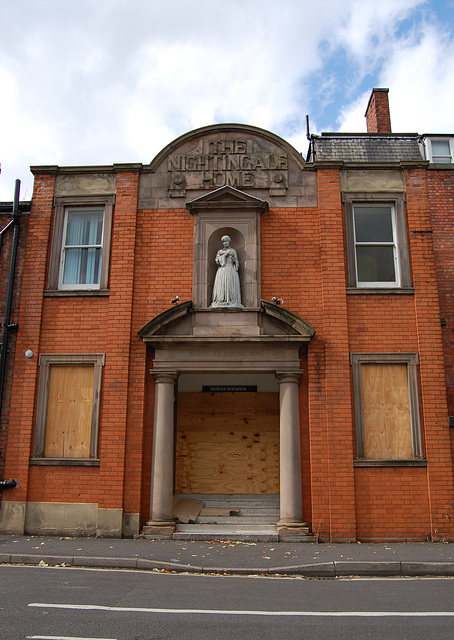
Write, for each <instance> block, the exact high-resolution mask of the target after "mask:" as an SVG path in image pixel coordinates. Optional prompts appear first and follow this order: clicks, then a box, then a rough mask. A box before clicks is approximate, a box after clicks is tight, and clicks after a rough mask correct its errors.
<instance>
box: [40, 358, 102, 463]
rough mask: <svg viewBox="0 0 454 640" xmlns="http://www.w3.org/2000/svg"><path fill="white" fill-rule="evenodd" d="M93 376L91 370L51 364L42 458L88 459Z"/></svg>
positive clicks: (90, 368)
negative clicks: (43, 454)
mask: <svg viewBox="0 0 454 640" xmlns="http://www.w3.org/2000/svg"><path fill="white" fill-rule="evenodd" d="M93 375H94V369H93V367H85V366H83V367H81V366H57V365H52V367H51V375H50V383H49V399H48V410H47V423H46V444H45V456H46V457H48V458H63V457H66V458H88V457H89V455H90V435H91V417H92V406H93Z"/></svg>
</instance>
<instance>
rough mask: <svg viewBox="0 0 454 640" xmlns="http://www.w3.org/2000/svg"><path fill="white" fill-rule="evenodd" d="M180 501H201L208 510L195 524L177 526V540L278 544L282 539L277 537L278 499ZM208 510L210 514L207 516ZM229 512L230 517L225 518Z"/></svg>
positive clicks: (246, 497) (238, 497)
mask: <svg viewBox="0 0 454 640" xmlns="http://www.w3.org/2000/svg"><path fill="white" fill-rule="evenodd" d="M177 497H179V498H190V499H194V500H200V501H201V502H203V503H204V504H205V507H204V509H202V511H201V512H200V514H199V516H198V517H197V520H196V522H195V524H177V528H176V531H175V533H174V535H173V538H174V539H175V540H210V539H222V540H244V541H246V540H247V541H249V542H276V541H277V540H278V539H279V536H278V534H277V533H276V523H277V522H278V520H279V496H278V495H229V494H225V495H211V494H195V495H194V494H191V495H186V494H181V495H177ZM205 509H207V510H208V514H206V513H204V510H205ZM230 509H231V515H226V510H227V511H228V510H230ZM216 510H219V514H216Z"/></svg>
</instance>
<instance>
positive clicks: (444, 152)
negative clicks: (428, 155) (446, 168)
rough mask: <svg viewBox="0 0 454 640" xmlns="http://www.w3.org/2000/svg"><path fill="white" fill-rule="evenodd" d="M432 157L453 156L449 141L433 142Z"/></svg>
mask: <svg viewBox="0 0 454 640" xmlns="http://www.w3.org/2000/svg"><path fill="white" fill-rule="evenodd" d="M432 155H434V156H451V150H450V148H449V140H432Z"/></svg>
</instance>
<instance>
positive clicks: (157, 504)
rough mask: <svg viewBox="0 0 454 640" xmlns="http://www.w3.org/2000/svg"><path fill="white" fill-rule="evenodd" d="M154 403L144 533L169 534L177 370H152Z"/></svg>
mask: <svg viewBox="0 0 454 640" xmlns="http://www.w3.org/2000/svg"><path fill="white" fill-rule="evenodd" d="M153 375H154V378H155V388H156V390H155V407H154V426H153V458H152V467H151V515H150V520H149V521H148V522H147V525H146V526H145V527H144V533H145V534H155V535H169V536H170V535H172V533H173V532H174V531H175V521H174V520H173V517H172V500H173V459H174V445H173V441H174V414H175V381H176V379H177V377H178V373H177V372H176V371H168V372H165V373H155V374H153Z"/></svg>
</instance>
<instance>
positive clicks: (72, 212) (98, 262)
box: [47, 196, 114, 295]
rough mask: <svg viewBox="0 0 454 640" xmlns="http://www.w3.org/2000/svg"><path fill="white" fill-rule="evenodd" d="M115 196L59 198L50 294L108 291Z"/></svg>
mask: <svg viewBox="0 0 454 640" xmlns="http://www.w3.org/2000/svg"><path fill="white" fill-rule="evenodd" d="M113 202H114V197H113V196H80V197H77V198H76V197H71V198H69V197H62V198H57V199H56V206H55V220H54V230H53V237H52V247H51V256H50V264H49V284H48V290H47V294H48V295H50V294H52V293H53V294H54V295H58V294H59V293H60V294H61V295H84V294H85V295H90V294H93V295H96V294H98V295H99V294H107V293H108V288H107V287H108V275H109V257H110V256H109V254H110V235H111V228H112V213H113Z"/></svg>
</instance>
